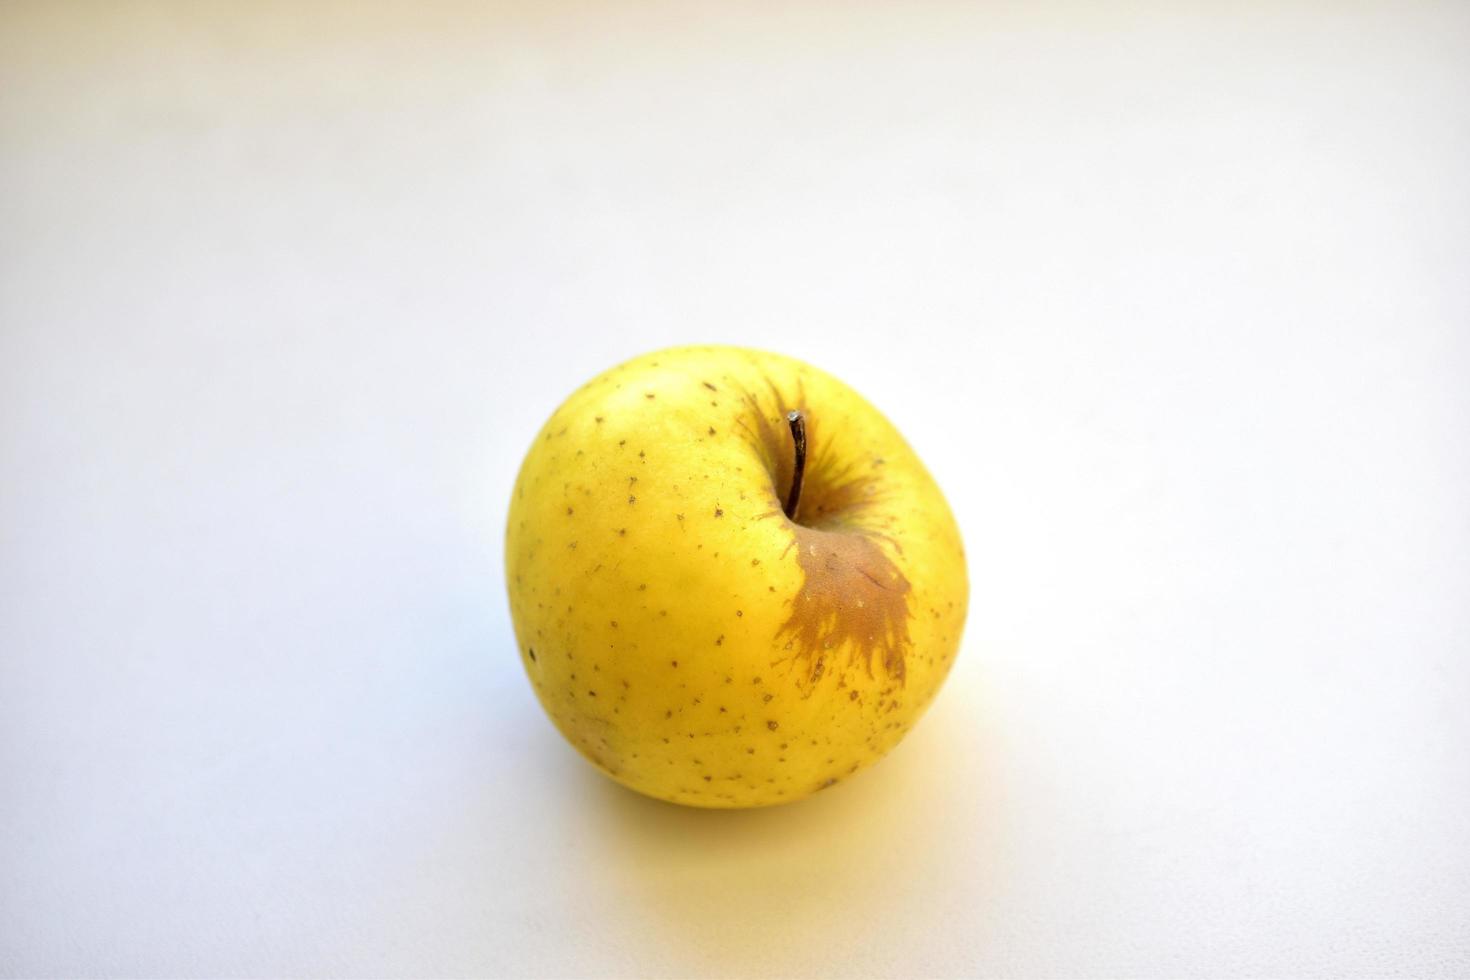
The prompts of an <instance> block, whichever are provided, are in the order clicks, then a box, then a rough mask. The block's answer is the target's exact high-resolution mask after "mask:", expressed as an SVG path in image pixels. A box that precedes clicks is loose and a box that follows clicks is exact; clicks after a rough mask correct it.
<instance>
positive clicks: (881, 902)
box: [586, 713, 975, 975]
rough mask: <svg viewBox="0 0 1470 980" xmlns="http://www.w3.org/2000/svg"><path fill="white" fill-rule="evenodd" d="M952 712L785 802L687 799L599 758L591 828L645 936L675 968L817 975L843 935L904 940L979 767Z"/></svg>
mask: <svg viewBox="0 0 1470 980" xmlns="http://www.w3.org/2000/svg"><path fill="white" fill-rule="evenodd" d="M946 714H948V713H941V717H932V718H928V719H926V723H924V724H920V725H919V726H917V727H916V729H915V730H914V731H913V732H912V733H911V734H910V736H909V738H908V739H906V740H905V742H904V743H903V744H901V745H899V746H898V747H897V748H896V749H895V750H894V751H893V752H892V753H891V754H890V756H889V757H888V758H886V759H884V760H881V761H880V762H879V763H877V764H876V765H875V766H873V767H871V768H869V769H867V770H865V771H863V772H860V773H858V774H856V775H854V776H852V777H851V778H850V779H848V780H846V781H844V782H842V783H839V784H838V785H836V786H834V787H832V788H831V789H828V790H824V791H822V792H819V793H817V794H815V795H814V796H811V797H809V798H807V799H805V800H799V801H797V802H794V803H790V804H786V805H783V806H777V807H769V808H763V809H757V810H700V809H695V808H691V807H683V806H678V805H675V804H671V803H664V802H661V801H658V800H653V799H650V798H648V797H644V796H640V795H639V794H637V793H635V792H633V791H631V790H628V789H626V788H624V787H622V786H619V785H617V784H616V783H613V782H612V781H610V780H608V779H605V778H603V777H601V776H599V775H598V774H596V773H595V772H592V771H591V770H588V772H587V779H588V781H589V785H588V786H587V787H586V788H587V801H586V802H587V811H586V812H587V813H588V814H589V817H588V824H589V825H590V826H589V828H588V829H589V832H590V834H591V835H592V836H594V837H595V838H596V839H597V845H598V847H599V848H600V852H601V853H605V854H608V855H611V856H612V857H611V860H610V861H609V863H608V864H607V865H606V866H605V867H604V869H603V873H605V874H607V875H609V876H611V879H612V880H609V881H607V882H605V885H606V886H607V887H608V889H609V891H612V892H614V893H617V894H622V895H626V896H627V897H628V899H629V901H630V902H636V903H637V904H638V906H639V908H638V913H637V915H636V916H633V917H632V918H633V920H634V921H636V922H637V923H638V925H639V927H640V928H646V929H647V930H649V932H650V934H649V935H646V936H643V937H641V938H640V941H639V942H637V943H636V944H635V946H636V947H642V948H658V949H660V950H662V951H663V954H665V955H666V956H667V962H665V963H663V964H662V966H663V967H665V968H667V969H672V970H673V971H674V972H677V973H701V974H706V975H710V974H713V975H757V974H763V973H776V974H783V975H814V974H823V973H829V972H832V957H833V953H832V950H833V948H834V944H839V945H842V946H845V947H847V948H848V949H849V950H851V949H852V948H854V947H858V948H861V947H863V946H864V945H865V944H872V943H874V942H875V941H881V942H882V943H884V944H885V945H887V944H890V943H894V942H902V941H903V937H902V933H903V932H904V931H905V930H906V929H909V928H917V926H916V925H915V914H914V910H915V903H916V902H920V903H921V902H922V901H923V897H922V896H923V893H924V891H925V886H926V883H927V882H932V880H933V879H934V876H936V875H939V876H943V875H944V874H945V871H946V869H945V866H944V862H945V861H946V853H947V852H946V847H947V845H949V844H952V843H953V841H952V839H951V838H952V835H953V834H954V833H957V832H960V833H963V832H964V828H963V827H961V826H958V825H957V823H956V819H955V816H956V815H955V813H954V812H953V810H954V808H953V807H950V806H947V803H949V802H951V800H952V797H953V795H954V794H953V790H954V787H955V783H954V780H956V779H960V778H965V777H966V775H971V774H973V773H974V772H975V766H974V760H973V759H972V760H970V762H969V763H968V764H967V763H965V762H962V761H961V760H960V759H958V758H956V755H955V752H954V750H952V749H949V750H947V748H946V746H953V745H954V744H955V742H954V740H953V739H948V738H946V732H945V730H944V729H946V728H948V727H949V726H950V725H954V724H958V723H959V719H958V717H957V716H955V715H952V714H949V715H948V717H944V715H946ZM942 717H943V720H941V718H942ZM967 741H969V740H968V739H961V742H962V743H964V742H967ZM967 770H968V772H967ZM875 937H881V939H879V938H875ZM650 944H652V945H650ZM644 966H645V967H646V968H647V969H648V970H649V971H650V972H665V971H664V970H663V969H658V968H656V967H655V965H654V964H645V965H644Z"/></svg>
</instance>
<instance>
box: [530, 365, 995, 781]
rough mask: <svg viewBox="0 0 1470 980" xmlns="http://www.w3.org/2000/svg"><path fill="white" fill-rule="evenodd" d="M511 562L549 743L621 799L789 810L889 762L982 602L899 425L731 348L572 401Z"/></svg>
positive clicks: (538, 469) (631, 370)
mask: <svg viewBox="0 0 1470 980" xmlns="http://www.w3.org/2000/svg"><path fill="white" fill-rule="evenodd" d="M798 442H804V444H805V445H804V446H801V447H800V451H799V447H798V445H797V444H798ZM798 473H799V474H800V477H798ZM794 484H795V485H796V486H795V487H793V485H794ZM793 498H794V499H793ZM505 557H506V582H507V586H508V589H509V592H510V608H511V618H512V620H513V622H514V624H515V631H516V636H517V639H518V640H519V645H520V655H521V659H522V663H523V664H524V666H525V669H526V672H527V674H528V675H529V676H530V679H531V683H532V685H533V687H534V688H535V691H536V695H537V697H538V698H540V700H541V704H542V705H543V706H544V707H545V709H546V712H547V714H549V715H550V716H551V719H552V721H553V722H554V723H555V724H556V726H557V728H558V729H560V730H561V733H562V734H563V735H564V736H566V738H567V740H568V741H570V742H571V743H572V745H574V746H576V747H577V749H578V750H579V751H580V752H581V753H582V754H583V755H584V756H586V757H587V758H588V759H589V760H591V762H592V763H593V764H594V765H596V766H597V767H598V768H599V769H601V770H602V771H603V772H604V773H606V774H607V775H608V776H611V777H612V778H613V779H615V780H617V781H618V782H620V783H623V784H624V785H626V786H629V787H631V788H633V789H635V790H637V791H639V792H641V793H646V794H648V795H649V796H654V797H658V798H660V799H664V800H669V801H672V802H675V803H683V804H688V805H691V806H703V807H750V806H764V805H767V804H772V803H783V802H788V801H791V800H796V799H799V798H801V797H803V796H806V795H808V794H810V793H812V792H814V791H816V790H819V789H823V788H824V787H827V786H831V785H832V784H833V783H835V782H837V781H838V780H840V779H842V778H844V777H846V776H848V775H850V774H852V773H854V772H857V771H858V770H859V769H861V768H862V767H863V766H865V765H868V764H869V763H871V762H873V761H875V760H877V759H878V758H880V757H881V756H882V755H883V754H884V753H885V752H887V751H888V750H889V749H891V748H892V747H893V746H894V744H895V743H897V742H898V740H899V739H900V738H902V737H903V735H904V733H905V732H907V731H908V730H909V728H910V727H911V726H912V725H913V724H914V722H915V721H916V720H917V719H918V717H919V715H920V714H921V713H922V712H923V711H924V709H925V708H926V707H927V706H928V704H929V702H930V700H931V699H932V698H933V697H934V694H935V692H936V691H937V690H938V688H939V685H940V684H941V683H942V682H943V680H944V678H945V675H946V674H947V673H948V672H949V668H950V665H951V663H952V662H953V660H954V656H955V651H956V649H957V648H958V646H959V642H960V632H961V630H962V628H963V626H964V622H965V610H966V603H967V599H968V595H969V585H968V581H967V578H966V574H965V556H964V549H963V546H962V545H961V542H960V535H959V529H958V528H957V527H956V526H955V521H954V517H953V515H952V514H951V513H950V509H949V506H948V504H946V503H945V500H944V496H943V495H942V494H941V493H940V491H939V487H938V486H936V485H935V483H934V480H933V478H932V477H930V475H929V473H928V471H927V470H925V468H924V465H923V464H922V463H921V462H920V461H919V459H918V457H917V456H916V455H915V454H914V451H913V450H912V449H910V448H909V446H908V444H907V443H906V442H905V441H904V439H903V437H902V436H900V435H899V434H898V432H897V431H896V430H895V429H894V428H893V426H892V425H891V424H889V422H888V420H887V419H885V418H884V417H883V416H882V415H881V414H879V412H878V411H877V409H875V408H873V406H871V405H869V404H868V403H867V402H866V401H864V400H863V398H862V397H861V396H860V395H858V394H857V393H856V392H854V391H853V390H852V389H851V388H849V387H847V386H846V385H844V384H843V383H842V382H840V381H838V380H837V379H835V378H833V377H832V376H830V375H828V374H825V373H823V372H822V371H819V370H817V369H816V368H814V367H810V366H809V365H806V364H803V363H801V362H799V361H795V360H792V359H790V358H787V357H782V356H779V355H776V354H768V353H762V352H758V351H751V350H743V349H739V348H731V347H685V348H678V349H674V350H665V351H660V352H658V353H654V354H648V355H646V356H643V357H639V358H636V359H635V360H632V361H629V362H627V363H626V364H623V365H621V366H620V367H616V368H613V369H612V370H610V371H608V372H607V373H606V374H604V375H602V376H601V377H598V378H596V379H594V380H593V381H591V382H589V383H588V384H586V385H584V386H583V387H582V388H581V389H579V390H578V391H576V392H575V393H574V394H573V395H572V396H571V397H570V398H568V399H567V400H566V402H565V403H563V404H562V406H561V407H560V408H558V409H557V410H556V413H555V414H553V415H552V416H551V418H550V420H549V421H547V423H546V425H545V427H544V428H543V429H542V430H541V432H540V434H539V435H538V436H537V437H536V441H535V443H534V445H533V446H532V447H531V450H530V452H529V453H528V454H527V456H526V459H525V462H524V463H523V464H522V466H521V471H520V475H519V477H518V478H517V480H516V485H515V490H514V496H513V499H512V501H511V507H510V518H509V522H508V528H507V534H506V549H505Z"/></svg>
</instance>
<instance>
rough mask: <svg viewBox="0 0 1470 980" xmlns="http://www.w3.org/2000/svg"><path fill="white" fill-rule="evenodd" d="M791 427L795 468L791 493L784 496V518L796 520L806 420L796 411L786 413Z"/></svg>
mask: <svg viewBox="0 0 1470 980" xmlns="http://www.w3.org/2000/svg"><path fill="white" fill-rule="evenodd" d="M786 421H787V422H788V423H790V425H791V441H792V442H794V443H795V444H796V466H795V468H794V469H792V471H791V492H790V493H789V494H787V495H786V516H787V517H788V518H790V519H791V520H793V521H794V520H796V505H797V504H799V503H801V478H802V476H803V475H804V474H805V473H806V419H805V418H803V417H802V414H801V413H800V412H797V411H792V412H788V413H786Z"/></svg>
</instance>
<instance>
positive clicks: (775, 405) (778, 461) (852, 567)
mask: <svg viewBox="0 0 1470 980" xmlns="http://www.w3.org/2000/svg"><path fill="white" fill-rule="evenodd" d="M767 387H768V389H769V397H768V398H766V399H765V402H764V403H763V401H762V399H759V398H757V397H756V396H754V395H753V394H750V393H748V392H747V393H746V395H745V403H746V406H747V408H748V409H749V411H748V412H746V413H744V414H743V415H742V416H741V421H740V424H741V426H742V428H744V429H745V430H746V432H747V433H749V434H750V436H751V437H752V440H753V443H754V446H755V449H756V451H757V452H758V453H759V454H760V455H761V457H762V458H763V460H764V461H765V463H766V466H767V468H768V470H769V471H770V473H771V476H772V487H771V511H770V513H769V514H768V516H770V517H774V518H778V519H785V515H784V514H783V513H782V511H781V501H782V499H784V497H785V494H786V491H787V490H788V489H789V487H790V484H791V480H792V476H793V471H794V469H795V450H794V447H793V445H792V436H791V433H790V430H789V429H788V428H787V427H786V426H785V425H783V424H782V423H783V421H784V420H785V418H786V417H787V414H788V413H789V412H791V411H793V410H799V411H801V412H802V414H803V417H804V420H805V424H806V430H807V433H806V435H807V445H808V447H809V454H808V456H807V461H806V472H805V479H804V482H803V487H802V495H801V499H800V502H799V503H798V506H797V512H796V514H795V515H794V519H793V520H788V521H787V523H788V524H789V525H790V527H791V531H792V542H791V544H790V545H789V546H788V548H787V552H786V554H789V553H790V551H791V549H792V548H794V549H795V551H796V559H797V563H798V564H799V565H800V567H801V572H802V585H801V588H800V589H799V590H798V591H797V594H796V596H795V597H794V598H793V599H792V602H791V613H790V615H789V616H788V618H787V619H786V622H784V623H783V624H782V625H781V627H780V629H778V630H777V631H776V639H777V640H778V641H781V640H784V641H785V643H784V645H783V648H784V649H787V650H789V651H791V660H792V661H793V662H794V663H795V664H797V665H799V666H800V668H801V670H802V673H803V675H804V676H802V677H801V678H800V683H801V684H802V685H803V686H804V687H807V688H811V687H814V686H816V684H817V682H818V681H820V680H821V679H822V676H823V675H824V674H825V673H826V671H827V666H828V665H827V656H828V654H829V653H832V652H835V651H838V650H841V649H845V650H846V651H847V656H848V659H847V663H849V664H854V663H861V664H862V665H863V668H864V669H865V670H866V671H867V673H868V675H869V676H872V674H873V661H874V660H877V661H878V663H879V665H880V666H881V667H882V668H883V670H884V671H886V672H887V674H888V676H889V678H891V679H893V680H896V681H898V683H900V684H902V683H903V682H904V678H905V675H906V669H905V657H906V656H907V654H908V652H909V648H910V647H911V645H912V643H911V640H910V638H909V627H908V621H909V617H910V615H911V613H910V611H909V581H908V579H907V578H905V577H904V575H903V573H902V572H901V571H899V569H898V566H897V565H895V564H894V562H893V559H892V558H891V557H889V554H888V552H889V551H893V552H898V553H901V551H900V549H899V547H898V544H897V543H896V542H895V541H894V540H893V539H892V538H891V537H890V536H889V535H888V534H887V528H888V519H887V516H886V514H885V513H884V512H883V509H882V504H883V502H884V497H883V494H882V492H881V483H878V482H875V478H874V477H872V476H870V475H865V474H859V473H855V472H854V470H853V466H852V465H851V464H848V465H846V466H841V465H838V464H837V462H836V459H835V457H834V455H833V454H834V452H835V451H836V450H835V449H834V447H833V444H832V441H831V440H830V439H826V438H823V430H822V417H821V415H820V414H819V413H818V414H814V413H812V412H811V411H809V410H807V409H805V408H804V402H805V397H806V393H805V391H804V390H803V389H801V388H800V387H798V390H797V397H796V399H795V401H792V400H790V399H787V398H786V397H785V396H784V395H783V394H782V393H781V391H780V390H779V389H778V388H777V387H776V386H775V385H774V384H773V383H771V382H770V381H769V380H768V381H767ZM747 420H749V424H747ZM782 557H783V559H784V558H785V554H783V556H782Z"/></svg>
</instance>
